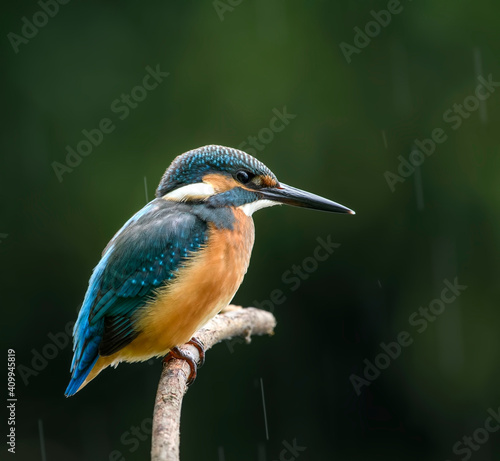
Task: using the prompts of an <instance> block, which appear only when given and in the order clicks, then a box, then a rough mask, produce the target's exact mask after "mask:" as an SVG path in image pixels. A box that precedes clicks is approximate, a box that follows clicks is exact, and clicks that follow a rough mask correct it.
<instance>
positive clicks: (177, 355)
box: [163, 337, 205, 386]
mask: <svg viewBox="0 0 500 461" xmlns="http://www.w3.org/2000/svg"><path fill="white" fill-rule="evenodd" d="M186 344H192V345H193V346H194V347H196V349H198V352H199V354H200V365H199V366H200V367H201V366H203V364H204V363H205V348H204V346H203V344H202V343H201V341H200V340H199V339H197V338H195V337H193V338H191V339H190V340H189V341H188V342H187V343H186ZM172 359H179V360H185V361H186V362H187V364H188V365H189V368H190V370H191V371H190V372H189V377H188V380H187V385H188V386H190V385H191V384H193V382H194V380H195V379H196V376H197V375H198V366H197V365H196V362H195V361H194V360H193V359H192V358H191V356H189V355H188V354H186V353H185V352H183V351H181V350H180V349H179V348H178V347H177V346H176V347H173V348H172V349H170V352H169V353H168V354H167V355H166V356H165V358H164V359H163V363H165V364H166V363H168V362H170V360H172Z"/></svg>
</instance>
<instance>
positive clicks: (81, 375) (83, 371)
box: [64, 356, 99, 397]
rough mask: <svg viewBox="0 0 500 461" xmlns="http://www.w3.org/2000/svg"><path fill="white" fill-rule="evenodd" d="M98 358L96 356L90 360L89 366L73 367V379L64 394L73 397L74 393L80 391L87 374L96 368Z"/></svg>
mask: <svg viewBox="0 0 500 461" xmlns="http://www.w3.org/2000/svg"><path fill="white" fill-rule="evenodd" d="M98 358H99V356H96V358H95V359H94V360H93V361H92V362H90V363H89V364H88V365H87V366H85V368H81V367H79V366H76V367H75V368H74V369H73V373H72V374H71V380H70V382H69V384H68V387H67V388H66V390H65V391H64V395H65V396H66V397H71V396H72V395H75V394H76V393H77V392H78V391H79V389H80V388H81V387H82V385H83V384H84V382H85V380H86V379H87V376H88V375H89V373H90V372H91V371H92V368H94V365H95V363H96V362H97V359H98Z"/></svg>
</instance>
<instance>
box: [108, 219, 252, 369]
mask: <svg viewBox="0 0 500 461" xmlns="http://www.w3.org/2000/svg"><path fill="white" fill-rule="evenodd" d="M234 214H235V218H236V219H235V224H234V228H233V230H228V229H222V230H221V229H217V228H215V227H214V226H211V227H210V228H209V238H208V240H207V245H206V247H205V248H204V249H203V250H200V251H199V252H198V253H197V254H196V255H195V256H194V257H193V258H192V259H191V260H190V261H189V262H188V264H187V265H186V266H185V267H183V268H182V269H180V270H179V272H178V276H177V277H176V279H175V281H174V282H173V283H171V284H170V285H169V286H167V287H165V288H163V289H160V291H159V292H158V296H157V297H156V299H155V300H154V301H152V302H151V303H150V304H148V305H147V306H145V307H144V308H143V309H141V311H140V312H139V313H138V321H137V327H138V329H139V330H141V334H140V335H139V336H138V337H137V338H136V339H135V340H134V341H132V342H131V343H130V344H129V345H128V346H126V347H125V348H123V349H122V350H120V351H119V352H118V353H117V354H116V355H115V357H114V358H115V359H118V360H129V361H136V360H144V359H147V358H150V357H152V356H155V355H158V356H160V355H164V354H166V353H167V352H168V350H169V349H171V348H172V347H174V346H177V345H181V344H184V343H185V342H186V341H188V340H189V339H191V337H192V336H193V334H194V333H195V332H196V331H197V330H198V329H199V328H200V327H201V326H203V325H204V324H205V323H206V322H207V321H208V320H210V319H211V318H212V317H214V316H215V315H216V314H217V313H218V312H220V310H221V309H223V308H224V307H226V306H227V305H228V304H229V303H230V301H231V299H232V298H233V297H234V295H235V293H236V291H237V290H238V288H239V286H240V285H241V282H242V281H243V277H244V275H245V273H246V271H247V268H248V264H249V262H250V254H251V251H252V247H253V243H254V225H253V220H252V218H250V217H248V216H247V215H246V214H245V213H243V212H242V211H241V210H238V209H236V210H235V211H234Z"/></svg>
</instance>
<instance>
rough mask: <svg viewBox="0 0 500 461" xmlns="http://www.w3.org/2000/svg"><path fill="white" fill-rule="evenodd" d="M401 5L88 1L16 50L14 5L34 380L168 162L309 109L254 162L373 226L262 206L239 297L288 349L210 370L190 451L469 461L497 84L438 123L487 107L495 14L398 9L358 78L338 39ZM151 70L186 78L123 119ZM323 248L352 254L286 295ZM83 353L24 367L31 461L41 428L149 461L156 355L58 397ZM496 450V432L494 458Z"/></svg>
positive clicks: (9, 145)
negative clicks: (368, 373) (416, 156)
mask: <svg viewBox="0 0 500 461" xmlns="http://www.w3.org/2000/svg"><path fill="white" fill-rule="evenodd" d="M215 3H217V4H219V5H220V4H225V5H230V2H229V1H226V0H222V1H221V2H215ZM234 3H237V2H234ZM387 5H388V2H387V1H378V0H377V1H366V2H348V1H338V2H327V1H310V2H298V1H284V0H271V1H265V0H258V1H257V0H256V1H252V0H246V1H243V2H241V3H240V4H238V5H237V6H234V7H230V8H229V9H227V11H223V12H222V13H221V12H220V11H219V13H218V12H217V8H216V7H215V6H214V2H211V1H204V2H165V1H148V2H143V3H141V4H139V3H138V2H132V1H120V2H117V1H108V2H97V1H87V2H77V1H75V0H74V1H71V2H69V3H67V4H66V5H60V7H59V11H58V12H57V14H55V15H54V17H53V18H49V20H48V23H47V24H46V25H45V26H44V27H41V28H40V29H39V30H38V33H37V35H36V36H34V37H33V38H31V39H29V40H28V43H23V44H20V45H19V52H18V53H15V52H14V49H13V47H12V46H11V43H10V40H9V37H8V34H9V33H15V34H20V33H21V28H22V26H23V22H22V18H23V17H24V16H26V17H27V18H28V19H32V18H33V15H34V14H35V13H36V12H37V11H39V10H40V9H41V7H40V5H39V4H38V3H36V2H35V1H19V2H10V3H9V4H6V5H4V10H3V14H2V15H1V16H0V24H1V26H2V30H3V36H4V39H3V41H2V45H1V53H2V58H3V72H2V76H1V77H0V78H1V79H2V92H3V98H2V100H3V102H4V107H3V113H4V117H3V123H2V128H3V131H4V133H3V136H2V141H1V142H2V153H3V156H2V168H1V169H0V183H1V187H2V194H1V195H0V201H1V204H2V210H3V213H2V219H1V220H0V233H1V234H2V236H0V237H1V244H0V257H1V259H2V261H3V267H4V270H3V277H2V279H1V283H2V295H3V298H2V302H3V306H4V311H5V312H6V314H7V315H6V318H5V319H4V323H3V328H2V341H3V342H4V350H6V349H7V348H14V349H15V350H16V355H17V363H18V365H21V364H22V365H24V366H26V367H30V368H31V367H32V365H31V362H32V360H33V354H34V353H35V352H37V353H40V354H42V353H43V351H45V352H47V350H48V349H46V345H47V344H50V343H51V342H52V340H51V339H50V338H49V337H48V334H49V333H52V334H57V333H59V332H63V331H64V329H65V326H66V324H67V323H68V322H69V321H72V320H75V318H76V313H77V309H78V307H79V305H80V303H81V301H82V299H83V295H84V293H85V289H86V285H87V280H88V278H89V276H90V274H91V271H92V268H93V267H94V266H95V264H96V263H97V262H98V260H99V257H100V252H101V250H102V249H103V248H104V246H105V245H106V243H107V242H108V240H109V239H110V238H111V237H112V235H113V233H114V232H115V231H116V230H117V229H118V228H119V227H120V226H121V225H122V224H123V223H124V222H125V220H126V219H128V218H129V217H130V216H131V215H132V214H133V213H135V212H136V211H137V210H138V209H140V208H141V207H142V206H143V205H144V204H145V203H146V200H147V198H148V199H149V200H150V199H151V198H152V197H153V194H154V189H155V187H156V184H157V183H158V181H159V179H160V177H161V175H162V173H163V171H164V170H165V169H166V168H167V167H168V165H169V164H170V162H171V161H172V159H173V158H174V157H175V156H176V155H178V154H180V153H182V152H184V151H186V150H189V149H192V148H195V147H199V146H202V145H205V144H212V143H214V144H222V145H227V146H232V147H238V146H239V145H241V143H243V142H245V141H246V142H248V138H249V136H257V135H258V133H259V132H261V130H262V129H264V128H268V127H269V123H270V121H271V119H272V117H273V112H272V111H273V109H277V110H282V109H283V107H286V110H287V111H288V112H289V113H291V114H294V115H296V117H295V118H294V119H292V120H290V123H289V124H288V125H287V126H286V127H285V129H283V130H282V131H280V132H277V133H274V135H273V137H272V140H271V141H270V142H268V143H267V144H265V143H264V144H263V145H262V149H261V150H260V151H259V152H258V155H257V156H258V158H259V159H260V160H262V161H263V162H264V163H265V164H267V165H268V166H269V167H270V168H271V169H272V170H273V171H274V172H275V173H276V175H277V176H278V178H280V179H281V180H283V181H284V182H286V183H288V184H292V185H294V186H297V187H300V188H304V189H307V190H311V191H313V192H316V193H319V194H321V195H324V196H327V197H329V198H332V199H333V200H336V201H338V202H340V203H343V204H345V205H347V206H349V207H351V208H353V209H355V210H356V212H357V215H356V216H354V217H351V216H341V215H328V214H323V213H313V212H309V211H307V210H300V209H291V208H287V207H281V208H279V209H278V208H273V209H270V210H264V211H261V212H259V213H257V215H256V216H255V222H256V230H257V240H256V245H255V248H254V254H253V259H252V264H251V266H250V270H249V272H248V274H247V277H246V280H245V282H244V284H243V286H242V287H241V289H240V291H239V292H238V294H237V295H236V298H235V302H236V303H239V304H242V305H255V304H259V303H262V302H263V301H265V300H269V297H270V293H271V292H272V291H273V290H276V289H278V290H281V291H282V293H283V297H284V298H286V299H285V300H284V302H282V303H281V304H279V305H276V306H275V309H274V312H275V315H276V316H277V319H278V328H277V330H276V335H275V336H274V337H272V338H258V339H256V340H255V341H254V342H253V343H252V345H251V346H249V347H248V346H244V345H241V344H235V345H233V346H234V347H233V349H234V351H233V352H234V353H231V347H229V346H226V345H220V346H218V347H217V348H215V349H214V350H213V351H211V352H210V353H209V354H208V360H207V364H206V366H205V367H204V368H203V369H202V370H201V372H200V374H199V377H198V379H197V382H196V384H195V385H194V386H193V387H192V388H191V390H190V391H189V393H188V395H187V397H186V399H185V401H184V410H183V419H182V447H181V449H182V456H183V457H182V459H183V460H194V459H205V460H217V459H219V460H221V459H227V460H231V459H238V460H243V461H244V460H254V459H259V460H266V459H267V460H272V459H278V457H279V454H280V452H281V450H282V449H283V443H282V441H283V440H286V441H288V442H289V443H292V441H293V439H296V441H297V443H298V444H299V445H300V446H305V447H307V448H306V451H304V452H302V453H301V454H300V459H339V460H358V459H359V460H368V459H369V460H378V459H383V460H401V459H406V460H422V459H450V460H451V459H461V458H460V457H459V455H457V454H456V453H453V451H452V449H453V446H454V445H455V443H457V442H458V441H460V440H461V439H462V437H463V436H464V435H472V433H473V432H474V430H476V429H477V428H479V427H483V425H484V420H485V418H486V417H487V416H488V414H487V409H488V408H493V409H497V408H498V405H499V404H500V401H499V399H498V388H499V373H498V363H499V361H500V352H499V351H500V348H499V336H498V325H499V323H500V311H499V309H498V286H497V283H498V278H499V258H498V254H499V246H500V245H499V239H498V235H499V234H500V218H499V217H498V214H497V213H496V210H498V208H499V205H500V188H499V179H498V176H499V175H498V172H499V170H500V155H499V154H500V147H499V145H500V144H499V132H498V123H499V122H500V113H499V108H500V104H499V101H500V91H498V90H497V91H494V92H492V93H491V95H490V97H489V98H488V99H487V100H486V101H485V102H484V103H483V104H482V105H481V106H480V108H479V109H478V110H474V111H471V112H470V116H468V117H467V118H464V119H463V123H462V124H461V126H460V127H459V128H458V129H456V130H453V129H452V127H451V124H450V123H447V122H446V121H444V120H443V114H444V113H445V112H446V111H447V110H449V109H450V108H453V105H454V104H462V103H463V101H464V99H465V98H467V97H468V96H471V95H474V92H475V89H476V86H477V85H478V80H477V77H478V75H483V76H484V77H485V78H486V77H487V76H488V75H489V74H492V77H493V80H494V81H500V67H499V62H498V56H499V55H500V28H499V27H498V14H499V13H500V10H499V7H498V4H497V3H494V2H489V1H479V2H451V1H441V2H432V1H430V0H426V1H418V2H417V1H414V2H410V1H406V2H403V3H401V8H402V11H401V12H400V13H399V14H397V15H394V16H392V18H391V22H390V23H389V24H388V25H387V26H386V27H381V30H380V32H379V33H378V34H377V35H376V36H374V37H373V38H371V40H370V43H369V44H368V45H367V46H366V47H365V48H363V49H361V50H360V52H359V53H357V54H353V55H352V56H351V59H352V61H351V62H350V63H348V62H347V61H346V59H345V57H344V55H343V53H342V51H341V49H340V47H339V45H340V44H341V43H342V42H345V43H348V44H350V45H353V43H354V42H353V41H354V36H355V32H354V30H353V28H354V27H359V28H360V29H363V30H364V28H365V26H366V24H367V23H368V22H369V21H372V20H373V17H372V15H371V13H370V11H371V10H374V11H376V12H378V11H380V10H382V9H387ZM218 8H220V6H219V7H218ZM220 14H222V18H223V20H221V17H220ZM157 65H159V66H160V68H161V70H162V71H165V72H169V76H168V77H166V78H165V80H164V81H163V82H162V83H161V84H159V85H158V87H157V88H156V89H154V90H151V91H149V92H148V93H147V96H146V98H145V99H144V100H143V101H142V102H140V103H138V105H137V107H136V108H134V109H133V110H131V111H130V114H129V115H128V117H126V118H124V119H123V120H120V119H119V116H118V115H119V114H117V113H116V112H113V111H112V107H111V106H112V103H113V101H115V100H116V99H117V98H120V97H121V95H122V94H128V93H130V92H131V90H132V89H133V88H134V87H135V86H136V85H138V84H140V83H141V82H142V79H143V77H144V76H145V74H146V67H147V66H151V67H152V68H155V67H156V66H157ZM103 118H110V119H111V120H112V121H113V123H114V125H115V127H116V128H115V130H114V131H113V132H112V133H110V134H106V135H104V137H103V141H102V143H101V144H100V145H99V146H97V147H94V148H93V150H92V152H91V154H90V155H88V156H86V157H83V159H82V161H81V163H80V164H79V165H78V166H76V167H75V168H74V169H73V171H72V172H71V173H65V174H63V176H62V179H63V180H62V182H59V181H58V178H57V176H56V174H55V173H54V169H53V162H60V163H64V162H65V157H66V146H68V145H69V146H72V147H73V148H75V147H76V145H77V144H78V143H79V142H80V141H81V140H82V139H85V138H84V136H83V135H82V130H92V129H94V128H96V127H97V126H98V125H99V122H100V121H101V120H102V119H103ZM436 128H442V129H443V130H444V131H445V133H446V134H447V140H446V141H445V142H443V143H442V144H439V145H437V147H436V150H435V152H434V153H433V154H432V155H431V156H430V157H427V158H426V160H425V162H424V163H423V165H422V166H421V167H420V168H419V169H418V171H417V173H415V174H413V175H411V176H410V177H408V179H405V180H404V182H402V183H396V184H395V191H394V192H392V191H391V189H390V187H389V185H388V183H387V181H386V178H385V177H384V173H386V172H387V171H390V172H393V173H397V169H398V166H399V162H400V161H399V160H398V156H403V157H404V158H406V159H407V158H408V156H409V154H410V151H411V149H412V145H413V143H414V140H415V139H419V140H423V139H426V138H430V137H431V133H432V132H433V130H434V129H436ZM5 234H7V236H5ZM329 235H330V236H331V239H332V241H334V242H337V243H339V244H340V247H338V248H337V249H336V250H335V252H334V253H333V255H332V256H331V257H330V258H328V259H327V260H326V261H323V262H319V263H318V267H317V270H315V271H313V272H312V273H311V274H308V277H307V279H305V280H302V281H301V283H300V286H299V287H297V289H296V290H295V291H292V290H291V287H292V285H291V284H290V283H287V282H286V281H284V280H283V279H282V277H283V275H284V274H285V273H286V272H287V271H289V270H291V269H292V267H293V265H299V266H300V265H301V264H302V262H303V261H304V258H308V257H310V256H312V255H313V252H314V249H315V248H316V246H317V238H318V237H322V238H327V237H328V236H329ZM285 277H286V276H285ZM455 277H458V281H459V282H460V283H462V284H465V285H467V287H468V288H467V289H466V290H465V291H464V292H463V293H462V294H461V295H460V297H459V298H458V299H457V300H456V301H455V302H453V303H451V304H449V305H447V307H446V310H445V311H444V312H443V313H442V314H441V315H440V316H438V317H437V318H436V320H435V321H434V322H432V323H429V325H428V327H427V329H426V330H425V331H424V332H422V333H417V332H416V329H415V327H413V326H411V325H410V324H409V317H410V316H411V314H412V313H413V312H415V311H418V309H419V307H420V306H428V305H429V303H430V302H431V301H432V300H433V299H435V298H438V297H439V296H440V293H441V290H442V289H443V288H444V284H443V280H444V279H448V280H450V281H452V280H453V279H454V278H455ZM267 305H268V304H267ZM268 306H269V305H268ZM401 331H408V332H410V333H411V335H412V337H413V339H414V342H413V344H412V345H411V346H408V347H407V348H403V349H402V352H401V355H400V357H398V358H397V359H395V360H393V361H392V362H391V364H390V366H389V367H388V368H387V369H385V370H382V372H381V373H380V377H379V378H378V379H377V380H375V381H374V382H373V383H372V384H371V385H370V386H364V387H363V388H362V392H361V395H360V396H357V395H356V393H355V392H354V389H353V386H352V384H351V382H350V380H349V377H350V376H351V374H352V373H357V374H359V375H360V376H362V372H363V367H364V363H363V361H364V360H365V359H368V360H370V361H373V360H374V358H375V357H376V356H377V354H379V353H380V352H381V351H382V350H381V346H380V343H381V342H385V343H388V342H391V341H394V340H395V339H396V338H397V336H398V334H399V333H400V332H401ZM44 348H45V349H44ZM70 349H71V348H70V347H69V346H66V347H62V350H60V351H59V352H58V353H57V356H56V357H55V358H53V359H50V360H48V361H47V363H46V365H43V363H42V365H41V366H43V370H41V371H40V372H36V373H37V375H36V376H29V377H28V378H26V377H25V379H27V380H28V384H27V385H26V384H25V383H24V382H23V379H22V377H21V376H20V375H19V372H18V378H17V393H18V398H19V401H18V407H17V426H16V427H17V458H16V459H18V460H33V459H40V447H39V432H38V420H42V421H43V426H44V433H45V443H46V451H47V459H50V460H53V461H55V460H65V461H72V460H75V461H76V460H78V461H84V460H101V459H102V460H108V459H126V460H127V461H128V460H144V459H147V457H148V452H149V447H150V440H149V436H145V435H143V434H144V430H143V429H144V427H149V426H148V421H147V418H150V417H151V415H152V408H153V403H154V396H155V391H156V384H157V381H158V377H159V373H160V370H161V362H160V361H154V362H153V363H152V364H137V365H121V366H120V367H118V369H117V370H112V371H106V372H104V373H103V374H102V375H101V376H99V378H98V379H96V380H95V381H94V382H92V383H91V385H89V386H88V387H87V388H86V389H85V390H84V391H82V392H81V393H79V394H78V395H77V396H76V397H74V398H71V399H65V398H64V396H63V391H64V389H65V387H66V384H67V381H68V379H69V370H68V369H69V364H70V360H71V350H70ZM18 371H19V370H18ZM260 378H262V379H263V383H264V390H265V395H266V404H267V421H268V424H269V440H266V435H265V427H264V416H263V411H262V401H261V389H260ZM143 424H144V427H143V429H141V431H142V432H140V434H141V436H140V437H138V436H133V435H131V432H130V431H131V428H132V427H133V426H138V427H141V425H143ZM146 432H147V431H146ZM134 437H135V439H134ZM142 438H144V440H140V439H142ZM133 439H134V440H139V442H137V443H136V442H134V441H133ZM113 450H119V451H120V452H121V453H122V455H123V458H122V457H120V456H118V455H117V457H116V458H114V457H113V456H114V455H111V457H110V453H112V452H113ZM499 452H500V444H499V442H498V437H497V436H496V435H495V434H493V435H491V437H490V440H489V441H488V442H487V443H485V444H484V445H481V446H480V451H479V452H478V455H477V456H478V458H477V459H483V460H489V459H499ZM222 453H224V456H225V458H224V457H222Z"/></svg>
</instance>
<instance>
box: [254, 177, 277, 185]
mask: <svg viewBox="0 0 500 461" xmlns="http://www.w3.org/2000/svg"><path fill="white" fill-rule="evenodd" d="M259 179H260V183H261V185H262V186H263V187H276V186H277V185H278V181H276V179H274V178H271V176H268V175H266V176H260V178H259Z"/></svg>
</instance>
